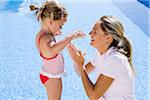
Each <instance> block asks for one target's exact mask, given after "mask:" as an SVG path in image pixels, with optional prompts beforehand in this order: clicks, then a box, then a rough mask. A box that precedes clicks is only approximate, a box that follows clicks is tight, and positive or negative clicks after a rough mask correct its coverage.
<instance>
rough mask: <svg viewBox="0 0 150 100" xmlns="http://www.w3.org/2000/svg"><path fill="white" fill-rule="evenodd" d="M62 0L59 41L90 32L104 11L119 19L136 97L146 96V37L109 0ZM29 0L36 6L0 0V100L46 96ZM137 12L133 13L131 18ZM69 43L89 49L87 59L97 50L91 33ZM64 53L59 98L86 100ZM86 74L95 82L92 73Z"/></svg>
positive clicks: (143, 99)
mask: <svg viewBox="0 0 150 100" xmlns="http://www.w3.org/2000/svg"><path fill="white" fill-rule="evenodd" d="M41 1H42V0H40V2H41ZM61 1H62V3H63V4H64V6H65V7H66V8H67V9H68V12H69V19H68V22H67V23H66V24H65V25H64V27H63V30H62V31H63V33H64V35H63V36H59V37H57V40H60V39H63V38H64V36H66V35H68V34H69V33H71V32H72V31H74V30H77V29H81V30H83V31H84V32H85V33H86V34H88V32H89V31H90V30H91V27H92V25H93V23H94V22H95V21H96V20H97V19H99V18H100V16H103V15H114V16H117V17H118V18H119V19H120V20H121V21H122V23H123V25H124V28H125V32H126V36H127V37H128V38H130V40H131V41H132V44H133V63H134V66H135V68H136V83H135V84H136V86H135V94H136V99H137V100H149V99H150V98H149V97H148V94H150V93H149V91H150V89H149V88H148V83H149V79H148V77H149V64H148V59H149V55H150V52H149V51H150V46H149V45H150V39H149V36H148V35H147V34H146V33H145V32H144V31H143V30H142V29H141V27H139V26H138V25H136V24H135V23H134V22H133V21H132V19H130V18H129V17H128V16H126V15H125V14H124V12H123V11H122V10H121V9H120V8H119V7H118V6H117V5H115V4H114V3H113V2H112V1H110V0H105V2H104V1H98V0H97V2H94V1H91V2H89V1H88V2H86V1H84V0H83V2H77V1H74V0H72V2H71V1H66V2H64V1H63V0H61ZM32 3H36V4H37V0H25V1H23V0H18V1H17V0H10V1H9V0H7V1H6V0H2V1H0V66H1V68H0V74H1V75H0V79H1V81H0V100H47V97H46V92H45V89H44V87H43V86H42V85H41V82H40V80H39V70H40V68H41V65H42V62H41V59H40V57H39V55H38V51H37V50H36V47H35V36H36V33H37V32H38V31H39V28H40V24H39V23H38V22H37V20H36V17H35V16H34V13H33V12H30V11H29V9H28V6H29V5H30V4H32ZM135 3H136V2H135ZM127 9H128V8H127ZM143 9H144V8H143ZM130 10H131V9H130ZM141 13H142V12H141ZM130 14H132V13H130ZM136 16H137V15H134V17H135V18H136ZM145 16H146V15H145ZM140 20H141V19H139V21H140ZM143 20H144V19H143ZM145 21H148V19H145ZM73 43H74V44H75V45H76V46H78V47H79V48H80V49H81V50H82V51H86V52H87V54H88V55H86V61H88V59H90V58H91V57H92V55H93V53H94V51H95V49H93V48H91V47H90V45H89V37H87V38H85V39H81V40H77V41H73ZM63 54H64V58H65V67H66V71H67V77H65V78H64V79H63V94H62V100H88V98H87V96H86V94H85V92H84V89H83V86H82V82H81V79H80V78H79V77H78V76H77V75H76V73H75V72H74V69H73V64H72V61H71V59H70V58H69V56H68V52H67V51H66V49H64V50H63ZM90 78H91V79H92V80H93V82H94V73H92V74H91V75H90Z"/></svg>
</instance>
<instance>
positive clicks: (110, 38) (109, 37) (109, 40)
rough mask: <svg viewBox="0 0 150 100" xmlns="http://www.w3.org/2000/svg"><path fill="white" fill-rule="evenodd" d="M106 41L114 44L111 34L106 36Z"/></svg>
mask: <svg viewBox="0 0 150 100" xmlns="http://www.w3.org/2000/svg"><path fill="white" fill-rule="evenodd" d="M106 40H107V42H109V43H112V42H113V36H112V35H111V34H108V35H106Z"/></svg>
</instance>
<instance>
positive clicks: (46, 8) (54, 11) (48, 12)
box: [30, 1, 68, 21]
mask: <svg viewBox="0 0 150 100" xmlns="http://www.w3.org/2000/svg"><path fill="white" fill-rule="evenodd" d="M30 10H31V11H34V10H35V11H36V13H35V14H36V15H37V18H38V20H39V21H43V20H44V19H45V18H50V19H53V20H60V19H61V18H62V17H64V18H65V19H67V16H68V14H67V11H66V9H65V8H64V7H63V6H60V5H58V3H56V2H55V1H47V2H45V3H43V4H42V5H41V7H39V8H38V7H37V6H35V5H30Z"/></svg>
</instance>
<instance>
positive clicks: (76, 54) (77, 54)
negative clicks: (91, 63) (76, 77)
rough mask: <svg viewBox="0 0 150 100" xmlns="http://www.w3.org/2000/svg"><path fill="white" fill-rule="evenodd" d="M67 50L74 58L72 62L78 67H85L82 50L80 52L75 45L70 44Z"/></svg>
mask: <svg viewBox="0 0 150 100" xmlns="http://www.w3.org/2000/svg"><path fill="white" fill-rule="evenodd" d="M67 49H68V51H69V54H70V56H71V58H72V60H73V61H74V62H75V63H76V64H77V65H78V66H83V65H84V56H83V54H82V52H81V51H80V50H78V49H77V48H76V47H75V46H74V45H73V44H69V45H68V46H67Z"/></svg>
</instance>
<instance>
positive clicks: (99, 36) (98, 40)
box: [89, 22, 107, 49]
mask: <svg viewBox="0 0 150 100" xmlns="http://www.w3.org/2000/svg"><path fill="white" fill-rule="evenodd" d="M89 35H90V37H91V41H90V44H91V46H93V47H94V48H97V49H98V48H103V47H105V45H106V42H107V40H106V36H107V35H106V34H105V33H104V32H103V30H102V29H101V27H100V22H96V23H95V25H94V27H93V29H92V31H91V32H90V33H89Z"/></svg>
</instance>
